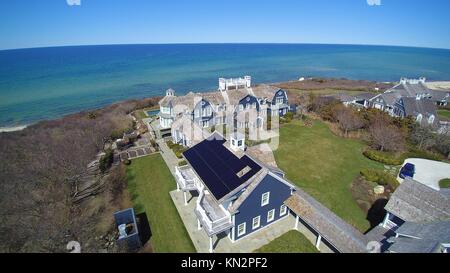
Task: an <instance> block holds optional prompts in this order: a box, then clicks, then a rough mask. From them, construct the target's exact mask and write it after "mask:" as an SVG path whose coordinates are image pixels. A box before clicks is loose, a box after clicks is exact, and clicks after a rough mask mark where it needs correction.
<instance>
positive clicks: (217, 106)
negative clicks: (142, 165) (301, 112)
mask: <svg viewBox="0 0 450 273" xmlns="http://www.w3.org/2000/svg"><path fill="white" fill-rule="evenodd" d="M159 105H160V114H159V118H160V122H159V129H160V131H161V132H163V131H164V132H166V134H161V135H168V134H169V133H170V134H171V135H172V138H173V141H174V142H175V143H179V144H182V145H184V146H190V145H191V143H194V142H195V140H194V139H192V138H191V136H192V135H189V134H185V132H186V130H187V126H188V125H187V122H186V121H183V122H181V123H182V124H183V126H182V127H180V123H175V121H176V120H179V119H190V120H191V121H192V123H191V127H192V128H191V129H190V131H192V130H196V129H198V128H202V129H205V130H209V129H211V128H213V127H215V126H219V125H226V126H227V127H231V128H245V129H252V130H253V129H263V128H264V125H265V123H266V121H267V119H268V116H284V115H285V114H286V113H287V112H288V111H289V110H290V106H289V100H288V96H287V92H286V91H284V90H282V89H280V88H276V87H272V86H269V85H258V86H254V87H251V77H249V76H246V77H244V78H238V79H223V78H220V79H219V91H215V92H206V93H193V92H189V93H188V94H186V95H184V96H179V97H178V96H175V91H174V90H172V89H169V90H167V91H166V96H165V97H164V98H163V99H161V100H160V102H159ZM194 124H195V126H194ZM173 125H175V126H173Z"/></svg>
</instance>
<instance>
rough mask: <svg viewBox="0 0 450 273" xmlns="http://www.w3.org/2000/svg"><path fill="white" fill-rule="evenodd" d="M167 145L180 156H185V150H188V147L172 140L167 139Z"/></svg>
mask: <svg viewBox="0 0 450 273" xmlns="http://www.w3.org/2000/svg"><path fill="white" fill-rule="evenodd" d="M167 146H169V148H170V149H171V150H172V151H173V152H174V154H175V156H176V157H178V158H183V154H182V153H183V152H184V151H186V148H185V147H183V146H182V145H180V144H176V143H173V142H172V141H171V140H168V141H167Z"/></svg>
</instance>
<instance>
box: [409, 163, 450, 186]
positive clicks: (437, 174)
mask: <svg viewBox="0 0 450 273" xmlns="http://www.w3.org/2000/svg"><path fill="white" fill-rule="evenodd" d="M406 163H412V164H414V165H415V166H416V173H415V174H414V178H413V179H414V180H416V181H418V182H420V183H422V184H424V185H427V186H428V187H431V188H433V189H435V190H440V187H439V181H440V180H442V179H445V178H450V164H448V163H444V162H440V161H433V160H427V159H420V158H408V159H406V160H405V163H404V164H406ZM404 164H403V165H404ZM401 181H403V180H401Z"/></svg>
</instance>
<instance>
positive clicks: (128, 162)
mask: <svg viewBox="0 0 450 273" xmlns="http://www.w3.org/2000/svg"><path fill="white" fill-rule="evenodd" d="M123 164H125V165H130V164H131V160H129V159H125V160H124V161H123Z"/></svg>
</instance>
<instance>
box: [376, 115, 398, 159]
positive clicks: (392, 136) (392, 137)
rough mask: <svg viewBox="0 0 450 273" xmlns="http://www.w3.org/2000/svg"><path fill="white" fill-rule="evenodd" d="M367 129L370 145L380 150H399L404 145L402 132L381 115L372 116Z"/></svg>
mask: <svg viewBox="0 0 450 273" xmlns="http://www.w3.org/2000/svg"><path fill="white" fill-rule="evenodd" d="M368 131H369V136H370V140H371V142H372V145H373V146H374V147H375V148H377V149H378V150H380V151H399V150H402V149H403V148H404V146H405V137H404V134H403V132H402V131H401V130H400V129H399V128H398V127H396V126H394V125H392V124H391V123H390V122H389V120H387V119H386V118H385V117H384V116H382V115H379V116H377V117H375V118H374V120H373V122H372V124H371V125H370V126H369V130H368Z"/></svg>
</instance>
